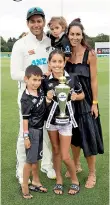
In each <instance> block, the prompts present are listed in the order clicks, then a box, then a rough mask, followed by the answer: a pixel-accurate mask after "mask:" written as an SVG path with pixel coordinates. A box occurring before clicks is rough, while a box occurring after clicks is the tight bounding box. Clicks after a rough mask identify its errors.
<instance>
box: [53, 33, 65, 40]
mask: <svg viewBox="0 0 110 205" xmlns="http://www.w3.org/2000/svg"><path fill="white" fill-rule="evenodd" d="M64 33H65V32H62V33H61V34H60V35H59V39H55V41H56V42H57V41H59V40H60V38H61V37H62V36H63V35H64Z"/></svg>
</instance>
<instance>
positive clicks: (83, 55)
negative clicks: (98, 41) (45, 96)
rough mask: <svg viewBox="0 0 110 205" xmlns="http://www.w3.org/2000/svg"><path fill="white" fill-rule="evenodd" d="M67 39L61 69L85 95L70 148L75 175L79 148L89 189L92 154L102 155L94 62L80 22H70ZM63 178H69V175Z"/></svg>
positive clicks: (93, 170)
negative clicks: (75, 80)
mask: <svg viewBox="0 0 110 205" xmlns="http://www.w3.org/2000/svg"><path fill="white" fill-rule="evenodd" d="M68 38H69V41H70V44H71V47H72V55H71V57H70V59H69V60H68V62H67V63H66V66H65V70H66V71H67V72H68V73H75V74H77V75H78V77H79V80H80V82H81V84H82V89H83V91H84V93H85V99H84V100H83V101H81V102H79V103H78V104H77V105H76V118H77V121H78V124H79V127H78V128H76V129H73V137H72V141H71V144H72V146H71V147H72V152H73V156H74V161H75V164H76V171H77V172H80V171H82V168H81V166H80V149H81V148H82V149H83V152H84V156H85V157H86V160H87V164H88V169H89V174H88V178H87V181H86V184H85V187H86V188H93V187H94V186H95V184H96V168H95V164H96V155H97V154H98V153H99V154H103V153H104V148H103V138H102V129H101V124H100V117H99V109H98V82H97V59H96V55H95V52H94V51H93V50H92V49H91V48H90V46H88V44H87V43H86V37H85V33H84V27H83V25H82V24H81V21H80V19H75V20H73V21H72V22H71V23H70V25H69V27H68ZM66 176H67V177H69V172H67V173H66Z"/></svg>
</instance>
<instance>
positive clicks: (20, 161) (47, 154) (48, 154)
mask: <svg viewBox="0 0 110 205" xmlns="http://www.w3.org/2000/svg"><path fill="white" fill-rule="evenodd" d="M22 93H23V91H22V90H19V93H18V107H19V117H20V124H19V126H20V129H19V135H18V140H17V149H16V156H17V164H16V177H17V178H19V179H22V178H23V167H24V163H25V160H26V154H25V147H24V139H23V120H22V115H21V103H20V99H21V95H22ZM41 168H42V169H46V170H49V169H52V168H53V163H52V151H51V143H50V139H49V136H48V133H47V130H45V128H44V132H43V158H42V162H41Z"/></svg>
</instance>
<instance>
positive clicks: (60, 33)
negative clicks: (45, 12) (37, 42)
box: [47, 16, 71, 57]
mask: <svg viewBox="0 0 110 205" xmlns="http://www.w3.org/2000/svg"><path fill="white" fill-rule="evenodd" d="M48 27H49V29H50V31H49V32H48V33H47V36H48V37H50V38H51V45H52V47H54V48H57V49H60V50H62V51H63V52H64V54H65V56H66V57H70V56H71V46H70V42H69V40H68V37H67V35H66V30H67V22H66V20H65V18H64V17H62V16H61V17H52V18H51V20H50V21H49V23H48Z"/></svg>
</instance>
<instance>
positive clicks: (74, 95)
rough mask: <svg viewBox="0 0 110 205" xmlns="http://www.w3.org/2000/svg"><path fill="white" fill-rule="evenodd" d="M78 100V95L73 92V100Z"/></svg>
mask: <svg viewBox="0 0 110 205" xmlns="http://www.w3.org/2000/svg"><path fill="white" fill-rule="evenodd" d="M76 98H77V93H75V92H73V93H72V94H71V100H73V101H75V100H76Z"/></svg>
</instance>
